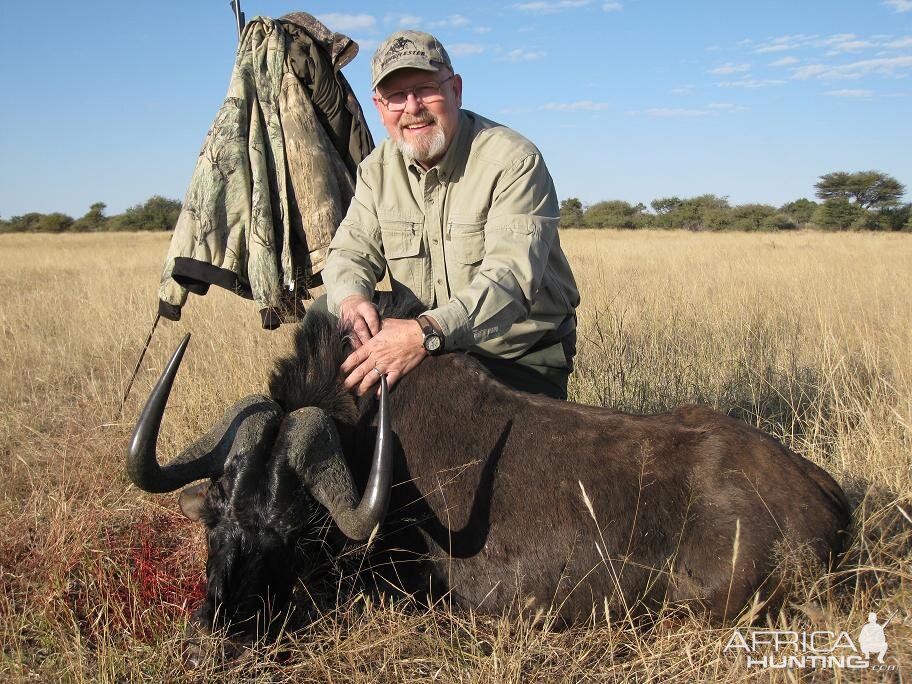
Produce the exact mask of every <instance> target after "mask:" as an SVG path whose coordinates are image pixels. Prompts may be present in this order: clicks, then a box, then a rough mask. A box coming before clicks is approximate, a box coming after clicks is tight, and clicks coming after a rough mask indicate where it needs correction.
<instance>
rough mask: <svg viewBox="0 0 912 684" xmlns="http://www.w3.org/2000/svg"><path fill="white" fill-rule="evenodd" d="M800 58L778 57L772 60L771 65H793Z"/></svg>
mask: <svg viewBox="0 0 912 684" xmlns="http://www.w3.org/2000/svg"><path fill="white" fill-rule="evenodd" d="M797 63H798V58H797V57H792V56H791V55H789V56H788V57H783V58H782V59H777V60H776V61H775V62H770V66H791V65H792V64H797Z"/></svg>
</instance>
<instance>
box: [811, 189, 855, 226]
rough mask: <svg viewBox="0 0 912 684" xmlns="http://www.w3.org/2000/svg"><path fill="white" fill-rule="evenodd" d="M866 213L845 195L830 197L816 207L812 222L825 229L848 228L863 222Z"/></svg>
mask: <svg viewBox="0 0 912 684" xmlns="http://www.w3.org/2000/svg"><path fill="white" fill-rule="evenodd" d="M867 213H868V212H867V211H865V210H864V209H863V208H862V207H860V206H859V205H858V204H855V203H854V202H850V201H849V200H848V199H846V198H845V197H832V198H830V199H828V200H826V201H825V202H824V203H823V204H821V205H820V206H819V207H817V210H816V211H815V212H814V223H815V224H817V225H818V226H820V227H821V228H823V229H825V230H849V229H850V228H857V227H858V226H859V225H860V224H861V223H864V222H865V221H866V220H867Z"/></svg>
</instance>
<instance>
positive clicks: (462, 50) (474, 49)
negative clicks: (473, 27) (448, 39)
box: [447, 43, 485, 57]
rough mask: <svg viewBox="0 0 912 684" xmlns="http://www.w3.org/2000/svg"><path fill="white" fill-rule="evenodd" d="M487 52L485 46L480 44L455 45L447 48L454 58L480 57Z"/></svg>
mask: <svg viewBox="0 0 912 684" xmlns="http://www.w3.org/2000/svg"><path fill="white" fill-rule="evenodd" d="M484 51H485V46H484V45H481V44H480V43H453V44H452V45H450V46H448V47H447V52H448V53H449V54H451V55H452V56H453V57H467V56H469V55H480V54H481V53H482V52H484Z"/></svg>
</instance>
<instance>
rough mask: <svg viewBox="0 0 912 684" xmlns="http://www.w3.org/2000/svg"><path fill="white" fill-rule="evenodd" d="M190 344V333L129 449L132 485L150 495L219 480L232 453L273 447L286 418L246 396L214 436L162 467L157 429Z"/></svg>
mask: <svg viewBox="0 0 912 684" xmlns="http://www.w3.org/2000/svg"><path fill="white" fill-rule="evenodd" d="M189 342H190V334H189V333H187V335H186V336H185V337H184V339H183V340H182V341H181V343H180V344H179V345H178V347H177V350H176V351H175V352H174V354H173V355H172V356H171V360H170V361H169V362H168V365H167V366H165V370H163V371H162V374H161V377H160V378H159V379H158V382H157V383H156V385H155V387H154V388H153V390H152V393H151V394H150V395H149V398H148V399H147V400H146V405H145V406H144V407H143V410H142V413H141V414H140V415H139V419H138V420H137V421H136V427H135V428H134V430H133V437H132V438H131V439H130V444H129V446H128V447H127V474H128V475H129V476H130V479H131V480H132V481H133V484H135V485H136V486H137V487H139V488H140V489H143V490H145V491H147V492H154V493H156V494H160V493H163V492H173V491H174V490H175V489H179V488H180V487H183V486H184V485H186V484H188V483H190V482H194V481H196V480H201V479H203V478H205V477H218V476H219V475H221V474H222V469H223V468H224V465H225V460H226V459H227V458H228V456H229V455H230V454H232V453H237V452H239V451H240V452H244V451H250V450H254V449H257V448H268V447H269V446H270V445H271V435H269V434H268V433H269V432H272V433H273V434H274V433H275V431H276V430H277V429H278V426H279V423H280V422H281V419H282V415H283V413H282V410H281V408H280V407H279V405H278V404H277V403H276V402H275V401H273V400H272V399H270V398H269V397H265V396H261V395H253V396H249V397H245V398H244V399H241V400H240V401H239V402H238V403H237V404H235V405H234V406H233V407H231V408H230V409H229V410H228V411H226V412H225V414H224V415H223V416H222V418H221V419H220V420H219V421H218V422H217V423H216V424H215V425H214V426H213V427H212V429H210V430H209V432H207V433H206V434H205V435H203V436H202V437H200V438H199V439H198V440H196V442H194V443H193V444H191V445H190V446H189V447H187V448H186V449H184V451H182V452H181V453H180V454H179V455H178V456H176V457H175V458H174V459H173V460H172V461H171V462H170V463H168V465H166V466H164V467H162V466H160V465H159V464H158V457H157V456H156V453H155V451H156V443H157V441H158V430H159V427H160V426H161V419H162V414H164V412H165V405H166V404H167V403H168V395H169V394H170V393H171V385H172V384H173V383H174V377H175V376H176V375H177V369H178V368H179V367H180V362H181V359H182V358H183V356H184V351H185V350H186V349H187V344H188V343H189Z"/></svg>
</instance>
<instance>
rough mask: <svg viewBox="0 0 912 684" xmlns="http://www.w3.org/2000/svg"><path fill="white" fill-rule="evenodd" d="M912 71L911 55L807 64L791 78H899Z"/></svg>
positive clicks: (796, 70)
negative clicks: (872, 76) (845, 62)
mask: <svg viewBox="0 0 912 684" xmlns="http://www.w3.org/2000/svg"><path fill="white" fill-rule="evenodd" d="M910 69H912V55H906V56H903V57H881V58H878V59H864V60H861V61H858V62H852V63H851V64H838V65H829V64H808V65H807V66H804V67H799V68H798V69H795V70H794V72H793V73H792V77H793V78H797V79H801V80H804V79H808V78H819V79H854V78H862V77H864V76H868V75H871V74H875V75H878V76H885V77H888V78H889V77H900V76H903V75H905V74H904V73H903V72H905V71H908V70H910Z"/></svg>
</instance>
